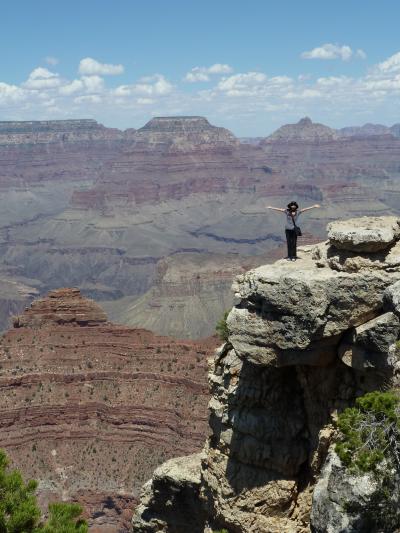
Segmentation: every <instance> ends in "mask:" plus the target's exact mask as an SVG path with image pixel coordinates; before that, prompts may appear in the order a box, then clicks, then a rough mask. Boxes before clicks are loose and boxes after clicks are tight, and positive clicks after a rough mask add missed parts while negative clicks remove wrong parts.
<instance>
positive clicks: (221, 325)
mask: <svg viewBox="0 0 400 533" xmlns="http://www.w3.org/2000/svg"><path fill="white" fill-rule="evenodd" d="M228 315H229V311H225V313H224V316H223V317H222V318H221V320H219V321H218V322H217V325H216V326H215V331H216V332H217V334H218V336H219V338H220V339H221V340H223V341H225V342H227V341H228V338H229V331H228V326H227V324H226V319H227V318H228Z"/></svg>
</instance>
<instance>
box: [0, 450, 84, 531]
mask: <svg viewBox="0 0 400 533" xmlns="http://www.w3.org/2000/svg"><path fill="white" fill-rule="evenodd" d="M36 488H37V482H36V481H34V480H30V481H28V482H27V483H25V482H24V480H23V478H22V475H21V473H20V472H19V471H18V470H10V469H9V461H8V459H7V456H6V454H5V453H4V451H3V450H0V532H1V533H87V531H88V527H87V524H86V522H84V521H83V520H78V517H79V516H80V514H81V513H82V508H81V507H80V506H79V505H77V504H69V503H54V504H50V506H49V510H50V517H49V519H48V521H47V522H46V523H44V524H39V522H40V516H41V512H40V509H39V506H38V504H37V500H36V496H35V491H36Z"/></svg>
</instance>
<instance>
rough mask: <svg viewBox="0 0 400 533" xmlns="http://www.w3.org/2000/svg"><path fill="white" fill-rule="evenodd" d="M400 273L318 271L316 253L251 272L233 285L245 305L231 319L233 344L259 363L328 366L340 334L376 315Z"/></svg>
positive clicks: (235, 308)
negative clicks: (293, 261)
mask: <svg viewBox="0 0 400 533" xmlns="http://www.w3.org/2000/svg"><path fill="white" fill-rule="evenodd" d="M399 275H400V274H399V273H390V274H389V273H387V272H385V271H382V270H379V269H362V270H360V271H358V272H357V273H347V272H340V271H337V270H333V269H331V268H319V266H318V264H317V262H316V261H315V260H314V259H313V254H312V251H311V250H306V251H303V252H301V260H299V261H298V262H296V263H292V262H291V263H288V262H287V261H278V262H277V263H275V264H274V265H265V266H262V267H259V268H257V269H255V270H250V271H249V272H247V273H246V274H245V275H241V276H238V277H237V278H236V281H235V282H234V285H233V290H234V291H235V293H236V296H237V297H239V298H240V300H241V301H240V303H239V304H238V305H237V306H236V307H234V308H233V309H232V311H231V312H230V314H229V316H228V319H227V324H228V329H229V340H230V342H231V343H232V345H233V347H234V348H235V350H236V352H237V353H238V354H239V355H240V356H242V357H245V358H248V359H249V360H251V361H253V362H255V363H258V364H263V365H276V366H286V365H294V364H311V365H325V364H328V363H329V362H330V361H331V360H332V357H334V355H333V351H332V349H333V348H332V347H333V346H334V345H335V344H336V345H337V343H338V336H340V335H341V334H343V333H344V332H345V331H347V330H348V329H349V328H351V327H353V326H359V325H361V324H363V323H365V322H367V321H368V320H371V319H372V318H374V317H375V316H377V315H378V314H379V313H380V310H381V308H382V300H383V291H384V290H385V288H386V287H387V286H388V285H390V284H392V283H393V281H395V280H397V279H398V278H399Z"/></svg>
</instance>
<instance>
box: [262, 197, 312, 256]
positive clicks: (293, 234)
mask: <svg viewBox="0 0 400 533" xmlns="http://www.w3.org/2000/svg"><path fill="white" fill-rule="evenodd" d="M317 207H321V206H320V205H319V204H315V205H312V206H310V207H305V208H304V209H299V205H298V203H297V202H290V203H289V204H288V205H287V207H286V209H282V208H281V207H271V206H270V205H268V206H267V209H273V210H274V211H280V212H281V213H285V215H286V224H285V234H286V243H287V250H288V256H287V258H286V259H287V260H288V261H296V259H297V250H296V247H297V237H298V236H300V235H301V231H300V228H299V226H298V225H297V221H298V219H299V216H300V215H301V214H302V213H305V212H306V211H309V210H310V209H315V208H317Z"/></svg>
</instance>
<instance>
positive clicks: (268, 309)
mask: <svg viewBox="0 0 400 533" xmlns="http://www.w3.org/2000/svg"><path fill="white" fill-rule="evenodd" d="M399 223H400V221H399V220H398V219H393V218H390V217H389V218H378V219H377V218H371V219H370V218H361V219H356V220H352V221H347V222H336V223H332V224H331V228H330V232H331V235H332V240H330V241H327V242H324V243H320V244H317V245H314V246H307V247H303V248H302V249H301V251H300V259H299V260H298V261H297V262H296V263H293V262H287V261H282V260H281V261H278V262H276V263H275V264H273V265H266V266H262V267H259V268H257V269H255V270H251V271H249V272H247V273H246V274H244V275H241V276H239V277H238V278H236V281H235V282H234V285H233V290H234V292H235V296H236V298H237V304H236V305H235V306H234V307H233V309H232V310H231V312H230V314H229V317H228V320H227V324H228V329H229V340H228V342H227V343H226V344H225V345H224V346H222V347H221V348H220V349H219V350H218V351H217V352H216V355H215V358H214V360H213V361H212V363H211V367H210V373H209V382H210V387H211V401H210V403H209V409H210V418H209V423H210V426H211V429H212V434H211V436H210V438H209V439H208V441H207V442H206V445H205V447H204V449H203V455H202V461H201V466H200V468H199V474H200V479H201V480H200V488H198V487H196V490H200V495H201V497H200V500H199V508H201V509H202V511H203V513H204V514H203V516H202V517H201V519H199V520H202V521H201V523H200V522H199V523H198V524H197V527H199V528H200V530H202V531H208V530H209V529H208V528H212V529H220V528H227V529H228V531H229V532H230V533H245V532H246V533H248V532H252V533H256V532H257V533H259V532H260V533H281V532H287V533H303V532H304V533H305V532H308V531H309V530H310V515H311V511H312V510H313V514H312V516H313V518H312V524H311V527H312V528H313V531H316V532H318V533H322V532H323V531H330V532H331V533H339V531H344V530H343V529H340V527H341V525H343V523H345V522H346V520H343V521H342V522H340V521H338V520H337V507H336V508H334V507H332V508H330V509H331V510H330V511H329V510H327V512H326V514H325V516H332V517H333V518H332V521H331V523H330V525H329V528H328V529H324V527H325V528H326V527H327V524H325V525H322V526H321V524H323V523H324V519H323V518H321V511H318V509H321V508H324V506H325V504H324V502H336V503H335V505H336V504H337V505H339V507H340V506H342V507H341V509H342V513H345V512H346V510H345V502H343V501H342V499H340V498H339V499H338V497H337V496H338V495H337V493H335V492H334V491H335V490H336V489H335V486H334V483H331V484H329V481H327V477H326V476H327V475H328V474H329V472H337V471H336V470H335V469H334V468H331V467H328V466H327V467H325V468H324V469H323V474H321V470H322V468H323V465H324V463H325V460H326V457H327V454H328V450H329V449H331V452H330V457H332V454H333V453H334V449H333V446H331V447H330V445H331V443H332V442H333V440H334V435H335V430H334V419H335V415H336V413H337V412H338V411H340V410H342V409H344V408H345V407H347V406H349V405H351V404H352V403H353V402H354V400H355V398H356V397H357V396H359V395H361V394H363V393H365V392H367V391H370V390H375V389H379V388H382V387H388V386H390V385H396V383H397V382H396V379H397V378H396V373H397V371H398V368H399V362H398V348H397V345H396V341H397V338H398V335H399V329H400V328H399V326H400V323H399V319H398V311H397V310H398V305H399V301H400V296H399V295H400V290H399V286H400V241H399V234H398V227H399ZM345 227H347V228H350V229H349V230H348V231H347V233H346V231H345V230H344V228H345ZM382 228H386V229H387V230H388V232H389V233H390V232H392V236H393V238H387V233H386V232H383V231H382ZM339 236H340V239H339ZM337 242H340V243H343V242H345V247H344V248H343V247H342V246H340V245H339V247H336V243H337ZM371 243H373V246H372V251H367V250H370V248H369V246H370V244H371ZM377 244H378V245H377ZM360 250H362V251H360ZM330 460H331V459H330ZM183 461H184V459H181V460H180V462H181V464H182V462H183ZM327 465H328V463H327ZM161 472H162V470H161ZM326 472H328V474H325V473H326ZM335 475H336V474H335ZM341 475H342V478H343V479H342V481H341V483H342V484H343V486H346V487H347V488H348V487H351V485H352V484H351V480H350V479H344V478H345V476H346V475H345V474H343V473H342V474H341ZM159 476H160V474H159ZM324 476H325V479H326V481H325V482H324V483H325V485H324V486H323V487H321V488H320V489H319V490H318V491H317V492H316V493H315V494H314V502H313V491H314V487H315V483H316V482H317V480H318V479H324ZM157 479H158V481H157V483H158V484H159V477H158V478H157ZM164 482H165V483H166V485H167V487H168V488H167V489H165V491H164V496H165V494H166V493H167V492H168V490H169V486H170V485H168V483H167V482H166V477H164ZM158 486H159V485H158ZM187 486H188V487H189V486H190V485H189V484H188V485H187ZM191 486H192V485H191ZM324 487H325V489H326V487H328V492H326V490H325V489H324ZM329 487H330V489H329ZM359 488H360V494H361V492H362V490H361V489H362V487H361V486H360V487H359ZM154 489H155V481H153V483H151V482H150V485H147V488H146V491H147V492H146V500H143V506H144V507H140V508H139V511H140V513H141V514H140V516H137V517H136V518H135V520H134V522H133V524H134V525H133V531H137V532H142V531H143V532H144V531H146V532H150V531H166V532H168V531H174V521H173V518H172V514H171V508H169V509H168V514H166V513H165V510H164V509H162V508H160V506H158V507H157V505H156V502H160V501H161V500H162V495H160V494H155V493H154ZM152 490H153V492H151V491H152ZM180 490H183V489H182V487H181V489H180ZM347 490H350V489H347ZM149 491H150V492H149ZM364 492H365V491H364ZM191 494H192V498H193V499H195V494H196V491H195V490H194V489H193V486H192V490H191ZM318 494H319V495H320V496H318ZM357 497H358V496H357V495H356V494H355V495H354V498H355V499H356V498H357ZM362 497H368V491H366V492H365V493H363V496H362ZM335 498H336V499H335ZM167 499H168V498H167ZM339 500H340V501H339ZM332 506H333V503H332ZM335 509H336V510H335ZM328 511H329V512H328ZM335 513H336V514H335ZM146 516H151V517H152V520H153V522H151V520H150V521H146ZM199 516H200V515H199ZM155 521H157V524H158V527H159V528H160V529H155V528H154V527H153V525H152V524H154V523H155ZM335 521H336V522H335ZM160 524H161V525H160ZM335 524H336V525H335ZM201 528H203V529H201ZM183 530H184V529H182V531H183ZM349 531H350V530H349Z"/></svg>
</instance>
